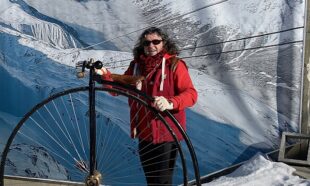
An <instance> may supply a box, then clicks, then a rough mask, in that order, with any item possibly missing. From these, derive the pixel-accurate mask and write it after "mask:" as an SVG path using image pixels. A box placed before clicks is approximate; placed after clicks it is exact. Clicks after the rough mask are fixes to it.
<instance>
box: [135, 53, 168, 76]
mask: <svg viewBox="0 0 310 186" xmlns="http://www.w3.org/2000/svg"><path fill="white" fill-rule="evenodd" d="M165 53H166V52H165V51H161V52H159V53H158V54H156V55H155V56H145V55H141V56H140V59H139V64H140V70H141V75H143V76H147V75H148V74H149V73H150V72H151V71H152V70H153V69H154V68H155V67H156V66H157V65H158V66H159V64H160V63H161V62H162V60H163V57H164V55H165Z"/></svg>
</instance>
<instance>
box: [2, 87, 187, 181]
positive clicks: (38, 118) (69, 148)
mask: <svg viewBox="0 0 310 186" xmlns="http://www.w3.org/2000/svg"><path fill="white" fill-rule="evenodd" d="M123 88H124V87H123ZM88 89H89V88H88V87H81V88H75V89H70V90H67V91H64V92H61V93H58V94H55V95H53V96H51V97H50V98H48V99H46V100H44V101H42V102H41V103H39V104H38V105H36V106H35V107H34V108H33V109H32V110H31V111H30V112H28V113H27V114H26V115H25V116H24V117H23V118H22V120H21V121H20V122H19V123H18V124H17V126H16V127H15V129H14V130H13V132H12V134H11V136H10V137H9V140H8V142H7V145H6V146H5V149H4V151H3V156H2V160H1V170H0V171H1V172H0V176H1V185H3V184H4V183H3V178H4V176H3V175H4V170H5V162H6V160H7V159H9V156H8V154H11V155H14V152H13V151H14V150H15V151H18V149H21V148H26V147H22V145H20V146H19V147H18V146H17V145H16V144H18V141H19V136H20V135H22V136H24V138H21V139H23V140H21V141H32V143H33V144H37V147H41V150H42V152H41V153H42V154H44V153H47V152H46V151H48V152H49V155H50V156H51V157H54V159H55V162H56V164H55V165H57V166H59V167H58V170H59V173H60V174H61V175H62V176H63V177H61V178H63V179H64V178H67V179H70V180H74V181H85V179H86V178H87V169H88V167H87V162H89V160H88V159H87V154H88V151H89V149H88V148H87V147H86V145H87V144H88V140H89V136H88V134H87V133H82V132H81V131H83V130H84V128H79V127H78V126H79V125H74V122H76V123H79V122H81V121H83V123H84V125H80V127H85V128H86V129H85V131H87V127H86V125H85V123H87V121H85V120H86V119H85V117H80V116H83V115H84V116H85V115H87V107H85V105H87V103H86V101H85V100H87V91H88ZM123 90H124V89H123ZM96 92H99V93H100V94H102V95H99V98H103V97H104V96H103V94H104V95H105V96H109V95H108V93H107V92H116V93H118V94H120V95H122V96H124V97H126V98H128V97H130V98H131V99H135V100H137V101H139V100H140V98H138V97H137V96H136V94H137V92H135V91H131V92H130V91H128V89H126V87H125V91H122V90H117V89H113V88H96ZM76 93H79V94H78V95H77V96H76V95H75V94H76ZM138 94H139V96H142V97H143V96H144V95H143V94H140V93H138ZM64 97H66V98H64ZM110 98H111V97H110ZM110 98H109V99H110ZM148 99H150V98H148ZM116 100H118V101H124V100H122V99H116ZM56 102H57V103H56ZM58 102H59V104H60V105H61V104H67V105H71V107H66V106H64V107H61V108H60V107H57V106H55V105H56V104H58ZM140 102H141V104H144V107H145V108H147V109H149V110H150V111H151V112H153V113H155V114H158V116H159V118H161V119H163V117H162V116H161V115H160V114H159V113H158V112H157V111H156V110H155V109H152V108H151V107H150V106H149V105H148V104H147V103H146V102H144V101H143V100H140ZM98 103H99V104H101V103H100V99H99V101H98ZM53 107H54V108H57V109H55V111H51V110H50V109H51V108H53ZM80 107H82V108H83V107H84V109H81V108H80ZM96 107H98V106H96ZM127 107H128V106H127ZM69 108H70V109H69ZM74 108H79V110H76V109H74ZM98 108H99V107H98ZM41 110H45V111H44V112H43V111H41ZM69 110H70V111H69ZM98 110H99V111H98V114H97V115H96V117H98V118H100V117H102V119H103V120H104V119H105V120H106V122H102V123H104V124H106V125H107V123H109V122H111V120H109V117H108V115H109V113H107V112H106V111H104V110H100V109H98ZM65 113H67V114H65ZM107 114H108V115H107ZM121 114H123V112H122V113H121ZM65 115H67V116H74V117H68V118H67V119H65V118H63V117H62V116H65ZM47 117H50V119H49V120H53V121H54V127H55V128H53V127H51V126H49V125H48V124H46V123H47V122H46V121H47ZM100 119H101V118H100ZM163 122H165V121H163ZM25 123H31V124H26V125H24V124H25ZM65 123H66V124H65ZM68 123H72V126H71V128H68ZM98 123H100V120H99V122H98ZM111 123H113V122H111ZM125 123H126V122H125ZM127 124H128V123H127ZM30 125H32V127H30ZM60 126H61V127H60ZM101 126H103V125H99V128H98V129H99V130H98V132H97V136H99V137H98V138H100V137H102V136H103V135H102V134H103V133H104V132H106V133H108V134H109V135H110V136H111V134H113V133H115V131H122V132H123V131H124V126H121V125H118V128H117V127H116V126H114V127H113V126H111V127H110V128H108V129H109V130H110V132H107V130H105V131H104V130H103V129H102V128H100V127H101ZM167 126H168V125H167ZM34 128H36V130H38V129H41V133H42V134H41V136H40V135H38V134H36V135H37V137H33V136H29V135H27V134H31V131H32V132H33V129H34ZM57 128H58V129H57ZM168 128H169V126H168ZM56 129H57V130H56ZM82 129H83V130H82ZM47 130H48V131H47ZM70 130H72V131H74V132H73V133H70V132H69V131H70ZM66 134H70V135H66ZM124 134H125V133H124ZM172 135H174V134H173V131H172ZM16 136H17V137H16ZM118 136H119V135H118ZM112 137H113V136H112ZM112 137H111V138H108V139H103V140H99V142H98V143H97V146H98V147H97V153H98V154H100V150H101V149H100V145H101V146H102V145H105V150H107V151H108V145H107V144H109V143H108V141H107V140H110V141H111V140H112V141H114V142H115V141H117V140H119V139H116V138H112ZM46 138H49V139H50V141H44V140H43V139H46ZM25 139H28V140H25ZM63 139H66V141H67V142H65V140H63ZM175 139H176V138H175ZM105 140H106V141H105ZM122 140H123V141H127V142H128V141H130V137H129V136H128V134H127V138H126V137H123V139H122ZM34 142H36V143H34ZM114 142H112V143H111V144H112V145H111V147H110V154H109V153H107V154H108V155H106V157H108V158H106V159H105V160H103V159H100V158H98V159H97V165H96V167H97V168H98V169H99V172H100V173H101V174H102V175H101V176H102V178H101V179H102V180H103V183H104V184H109V181H108V180H109V176H108V175H109V174H107V173H106V171H105V170H103V169H102V168H101V166H102V165H106V163H104V161H107V162H109V161H110V162H113V161H112V160H111V158H114V157H113V154H111V152H113V151H115V147H116V145H115V143H114ZM130 142H131V144H127V147H126V148H127V151H124V152H123V154H122V153H120V154H122V155H123V156H124V157H125V156H126V155H127V154H126V153H127V152H129V153H137V151H135V150H136V149H137V148H136V146H137V142H136V141H134V140H131V141H130ZM32 143H29V144H32ZM100 143H101V144H100ZM105 143H107V144H105ZM122 143H123V142H122ZM176 143H177V144H178V145H177V146H178V151H179V153H180V156H181V161H182V168H181V169H182V172H183V180H182V181H183V184H184V185H186V183H187V173H186V165H185V163H184V156H183V152H182V148H181V146H180V145H179V143H178V142H177V141H176ZM65 144H66V145H65ZM42 146H44V147H45V149H42ZM55 146H58V147H57V148H55ZM31 147H32V148H33V149H35V150H36V151H38V149H37V148H35V146H31V145H30V146H28V148H30V149H31ZM113 148H114V149H113ZM10 149H11V150H10ZM39 149H40V148H39ZM133 149H134V150H133ZM9 151H10V153H9ZM60 151H62V152H63V153H59V152H60ZM15 153H17V152H15ZM51 154H53V155H51ZM63 154H66V155H67V156H66V157H69V158H70V159H71V162H67V160H65V158H64V155H63ZM32 155H34V154H32ZM31 160H32V161H33V162H38V161H40V157H38V156H37V157H35V156H32V159H31ZM117 160H118V159H117V158H116V159H114V162H115V161H117ZM131 161H133V162H134V163H136V164H137V165H139V157H137V158H136V159H135V160H131ZM33 162H32V163H33ZM57 162H58V163H60V165H63V166H64V168H63V167H61V166H60V165H58V164H57ZM72 162H74V164H73V163H72ZM45 163H46V162H45ZM43 164H44V162H43ZM132 164H133V163H132V162H131V165H132ZM88 166H89V165H88ZM123 167H124V165H123ZM69 168H70V169H69ZM76 169H78V170H76ZM106 169H108V165H106ZM114 169H115V167H114ZM136 169H137V170H140V172H139V171H138V172H139V174H140V176H142V177H143V176H144V175H143V171H142V169H141V165H140V167H139V166H138V168H136ZM70 170H72V171H70ZM73 170H74V171H73ZM110 170H113V169H110ZM24 171H25V170H24ZM49 171H51V170H49ZM128 171H131V173H132V170H128ZM25 172H26V174H28V175H30V176H31V174H33V173H34V172H31V170H28V171H25ZM35 173H36V174H39V173H38V172H35ZM43 173H44V172H43ZM127 174H128V172H127ZM56 175H58V174H56ZM64 175H65V176H64ZM34 176H35V177H39V176H40V175H39V176H38V175H34ZM42 176H43V177H44V176H46V175H45V174H41V177H42ZM131 176H132V175H131ZM110 177H111V178H113V177H114V179H115V178H116V176H115V171H114V176H110ZM78 178H79V179H78ZM81 178H82V179H81ZM57 179H59V177H58V178H57ZM83 179H84V180H83ZM119 179H120V177H118V180H119ZM124 179H125V178H124ZM131 179H132V180H133V181H136V180H137V177H134V176H132V178H131ZM140 179H141V180H143V178H140ZM129 181H130V178H128V177H127V178H126V184H128V183H130V182H129ZM110 183H112V182H110ZM124 183H125V182H124ZM132 183H133V184H136V185H139V184H141V185H144V184H145V182H143V181H141V182H140V183H138V184H137V182H132ZM111 185H122V183H120V181H117V182H113V183H112V184H111Z"/></svg>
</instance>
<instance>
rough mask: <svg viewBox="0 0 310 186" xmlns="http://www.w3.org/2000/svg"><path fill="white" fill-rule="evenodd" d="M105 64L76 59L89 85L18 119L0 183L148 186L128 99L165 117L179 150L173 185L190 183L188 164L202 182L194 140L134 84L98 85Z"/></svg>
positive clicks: (52, 98) (4, 155) (4, 157)
mask: <svg viewBox="0 0 310 186" xmlns="http://www.w3.org/2000/svg"><path fill="white" fill-rule="evenodd" d="M101 67H102V63H101V62H100V61H96V62H95V61H94V60H90V61H84V62H82V63H78V64H77V68H80V69H81V72H80V73H81V74H84V73H85V69H88V70H89V71H88V72H89V86H85V87H78V88H72V89H69V90H65V91H63V92H59V93H57V94H54V95H52V96H50V97H49V98H47V99H45V100H44V101H42V102H41V103H39V104H37V105H36V106H35V107H33V108H32V109H31V110H30V111H29V112H28V113H27V114H26V115H25V116H24V117H23V118H22V119H21V120H20V122H19V123H18V124H17V125H16V127H15V128H14V130H13V131H12V133H11V135H10V136H9V139H8V141H7V143H6V146H5V148H4V150H3V153H2V157H1V167H0V181H1V184H0V185H1V186H4V185H8V184H6V182H5V181H4V180H5V179H4V178H5V176H4V175H15V176H21V177H29V178H44V179H52V180H58V181H69V180H70V181H74V182H75V183H83V184H85V185H87V186H97V185H146V181H145V176H144V172H143V169H142V166H141V162H140V159H139V152H138V147H137V146H138V141H137V139H133V138H131V137H130V128H129V123H130V121H129V120H130V119H129V118H130V117H129V106H128V99H131V100H134V101H135V102H136V103H138V104H139V106H140V109H144V110H145V113H146V115H148V114H153V115H154V116H156V117H157V118H158V119H159V120H161V121H162V123H163V125H164V127H166V128H167V129H168V131H169V134H167V135H172V136H173V138H174V142H175V144H176V146H177V151H178V154H179V156H178V161H177V164H176V166H175V170H174V178H173V179H174V182H175V183H174V185H179V184H183V185H188V181H189V175H188V167H189V166H191V167H192V168H193V169H192V170H193V172H194V179H195V180H196V185H200V181H199V178H200V175H199V169H198V162H197V159H196V155H195V152H194V150H193V147H192V144H191V142H190V140H189V138H188V137H187V135H186V133H185V132H184V130H183V129H182V127H181V126H180V125H179V123H178V121H177V120H176V119H175V118H174V117H173V115H172V114H171V113H169V112H168V111H165V112H159V111H157V110H156V109H154V108H153V107H152V106H151V105H150V104H149V103H151V102H152V100H153V99H152V98H151V97H149V96H147V95H146V94H144V93H142V92H140V91H138V90H136V89H135V88H133V87H130V86H127V85H124V84H121V83H118V82H110V81H102V82H101V83H102V84H103V86H102V85H100V86H98V87H96V86H95V84H96V83H95V82H96V81H95V77H96V76H95V73H94V71H95V68H97V69H99V68H101ZM111 94H117V95H118V96H111ZM164 114H165V115H167V116H168V117H169V118H170V119H171V120H173V121H174V124H175V126H174V127H171V126H169V125H168V123H167V122H166V120H165V119H164V117H163V115H164ZM174 130H179V131H180V132H181V133H182V135H183V137H184V139H185V140H184V144H185V145H181V143H180V142H179V141H178V140H177V137H176V135H175V132H174ZM184 147H185V148H184ZM184 149H186V150H184ZM184 151H187V152H188V153H187V154H188V157H186V154H185V153H184ZM146 161H147V160H146Z"/></svg>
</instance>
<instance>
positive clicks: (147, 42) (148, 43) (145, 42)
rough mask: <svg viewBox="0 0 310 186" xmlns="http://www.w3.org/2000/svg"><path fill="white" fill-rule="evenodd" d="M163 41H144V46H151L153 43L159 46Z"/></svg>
mask: <svg viewBox="0 0 310 186" xmlns="http://www.w3.org/2000/svg"><path fill="white" fill-rule="evenodd" d="M162 41H163V40H159V39H154V40H152V41H148V40H145V41H143V43H142V44H143V46H150V44H151V43H153V45H158V44H159V43H161V42H162Z"/></svg>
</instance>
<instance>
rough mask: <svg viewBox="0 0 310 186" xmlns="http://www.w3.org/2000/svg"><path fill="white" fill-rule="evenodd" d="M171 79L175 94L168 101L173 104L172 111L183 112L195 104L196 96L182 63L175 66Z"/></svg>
mask: <svg viewBox="0 0 310 186" xmlns="http://www.w3.org/2000/svg"><path fill="white" fill-rule="evenodd" d="M173 78H174V83H175V90H176V92H177V94H176V95H175V96H173V97H172V98H170V99H169V101H170V102H172V103H173V109H175V110H183V109H185V108H187V107H191V106H193V105H194V104H195V103H196V102H197V97H198V94H197V91H196V89H195V88H194V85H193V83H192V80H191V78H190V75H189V72H188V69H187V67H186V65H185V63H184V62H183V61H180V62H179V63H178V64H177V66H176V69H175V72H174V77H173Z"/></svg>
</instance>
